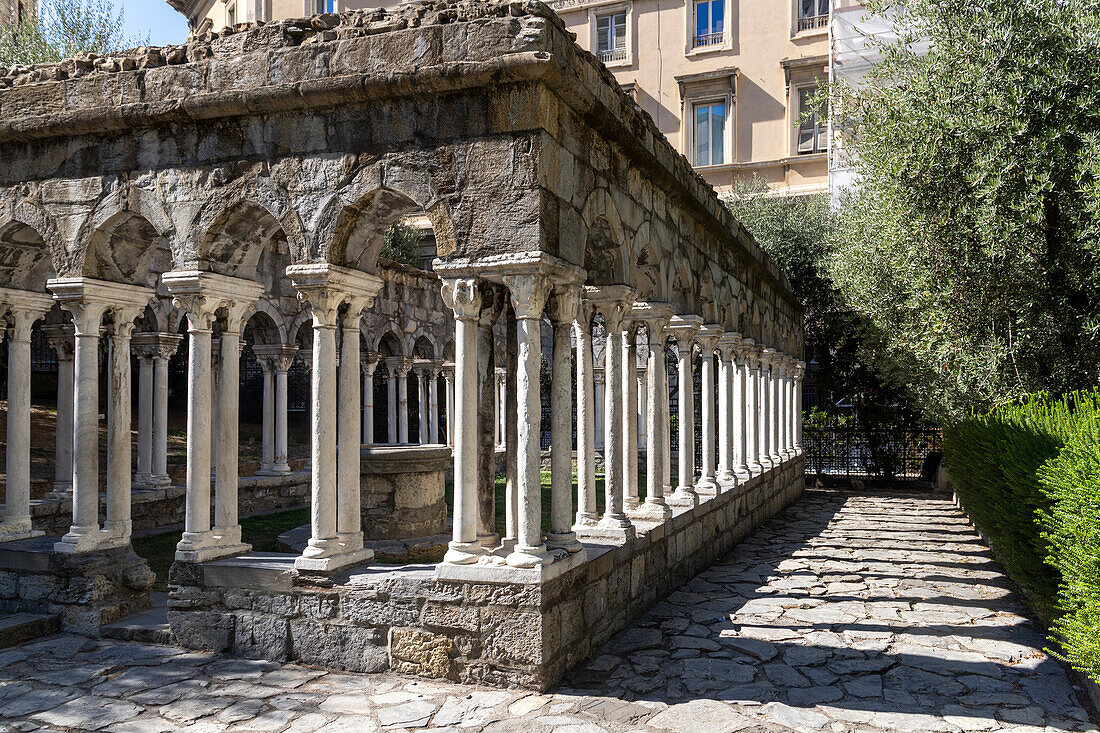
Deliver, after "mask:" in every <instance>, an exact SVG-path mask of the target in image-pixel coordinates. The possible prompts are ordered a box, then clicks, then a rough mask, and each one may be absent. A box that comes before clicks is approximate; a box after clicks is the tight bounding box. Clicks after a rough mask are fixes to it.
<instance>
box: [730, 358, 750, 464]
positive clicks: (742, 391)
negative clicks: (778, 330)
mask: <svg viewBox="0 0 1100 733" xmlns="http://www.w3.org/2000/svg"><path fill="white" fill-rule="evenodd" d="M752 346H753V340H752V339H741V340H740V343H739V344H738V345H737V346H736V347H735V348H734V349H733V350H732V358H733V361H732V365H731V366H732V369H733V428H732V430H733V455H734V464H733V475H734V476H736V477H737V481H738V482H739V483H740V482H743V481H748V480H749V479H750V478H752V470H751V469H750V467H749V444H750V442H751V438H750V429H751V428H750V426H751V424H752V423H751V422H750V420H749V410H750V409H751V407H750V405H751V403H752V394H751V393H752V386H751V385H750V384H749V366H748V359H749V350H750V349H751V348H752Z"/></svg>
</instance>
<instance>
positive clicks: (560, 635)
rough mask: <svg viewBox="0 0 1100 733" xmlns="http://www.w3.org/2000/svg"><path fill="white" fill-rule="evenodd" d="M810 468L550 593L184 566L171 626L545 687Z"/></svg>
mask: <svg viewBox="0 0 1100 733" xmlns="http://www.w3.org/2000/svg"><path fill="white" fill-rule="evenodd" d="M803 472H804V465H803V460H802V458H801V457H799V458H795V459H793V460H790V461H788V462H786V463H785V464H783V465H782V466H781V467H780V468H778V469H775V470H773V471H770V472H768V473H767V474H765V475H762V476H757V477H754V478H753V479H751V480H750V481H748V482H746V483H745V484H743V485H742V486H740V487H738V488H736V489H734V490H732V491H729V492H726V493H722V494H719V495H718V496H716V497H711V498H709V499H707V500H705V501H704V503H702V504H701V505H699V506H698V507H696V508H694V509H685V510H680V511H679V513H678V514H676V515H675V516H674V517H673V518H672V519H671V520H669V521H668V522H665V523H663V524H660V525H656V526H654V527H652V528H650V529H647V530H644V531H640V532H639V534H638V536H637V537H636V538H635V539H633V540H631V541H629V542H627V543H626V544H624V545H618V546H616V545H611V544H608V545H604V544H587V543H586V549H587V551H588V558H587V561H586V562H583V563H579V564H578V565H577V566H576V567H574V568H572V569H570V570H568V571H566V572H565V573H564V574H563V575H561V576H558V577H556V578H554V579H552V580H550V581H549V582H547V583H545V584H544V585H541V586H540V585H533V584H521V583H510V582H473V581H452V580H440V579H438V578H437V576H436V573H435V570H434V568H433V567H431V566H423V565H421V566H406V567H402V568H385V567H376V568H369V567H365V566H360V567H358V568H353V569H351V570H349V571H347V572H345V573H344V574H339V575H336V576H332V577H330V578H327V579H326V580H325V581H324V584H322V581H321V579H319V578H311V577H309V576H305V575H300V574H298V573H296V572H295V571H294V569H293V556H290V555H285V556H275V555H265V556H263V557H253V558H236V559H233V558H230V559H225V560H218V561H215V562H212V563H206V564H204V565H198V564H191V563H176V564H175V565H174V566H173V568H172V574H171V579H170V583H171V584H172V586H173V587H172V592H171V596H170V600H169V608H170V610H169V622H170V624H171V627H172V631H173V633H174V634H175V636H176V638H177V640H178V641H179V642H180V643H182V644H183V645H184V646H186V647H189V648H194V649H205V650H210V651H223V650H225V651H229V652H231V653H234V654H238V655H241V656H245V657H255V658H265V659H274V660H297V661H300V662H303V663H306V664H318V665H321V666H326V667H333V668H337V669H347V670H354V671H367V672H376V671H381V670H384V669H393V670H395V671H398V672H403V673H407V674H415V675H419V676H422V677H435V678H447V679H453V680H459V681H463V682H478V683H488V684H494V685H500V686H510V687H511V686H518V687H527V688H532V689H540V690H541V689H546V688H548V687H550V686H551V685H553V684H554V683H555V682H557V681H558V680H559V679H560V678H561V676H562V675H563V674H564V673H565V671H566V670H567V669H569V668H570V667H571V666H573V665H575V664H577V663H578V662H580V661H581V660H583V659H584V658H586V657H587V656H588V655H589V654H590V653H591V652H592V651H594V650H595V649H596V648H598V647H599V646H600V645H601V644H603V643H604V642H605V641H607V640H608V639H609V638H610V637H611V636H612V635H613V634H615V633H616V632H618V631H620V630H622V629H623V628H625V627H626V626H627V625H628V624H629V623H630V622H631V621H632V620H633V619H635V618H637V617H638V616H639V615H641V614H642V613H644V612H645V611H646V610H647V609H648V608H650V607H651V606H652V605H653V604H654V603H656V602H657V601H658V600H659V599H661V598H662V597H664V596H665V595H666V594H668V593H669V592H670V591H672V590H673V589H674V588H676V587H678V586H679V585H681V584H683V583H684V582H686V581H687V580H689V579H690V578H691V577H693V576H694V575H695V574H697V573H698V572H699V571H701V570H702V569H703V568H705V567H707V566H709V565H711V564H713V563H714V562H716V561H717V560H718V559H720V558H721V557H722V556H724V555H725V554H726V553H728V552H729V551H730V550H731V549H732V548H733V547H734V545H736V544H737V542H739V541H740V540H741V539H742V538H744V537H745V535H747V534H748V533H749V532H751V531H752V530H753V529H755V528H756V527H758V526H759V525H760V524H762V523H763V522H764V521H766V520H767V519H768V518H769V517H771V516H774V515H775V514H776V513H778V512H779V511H781V510H782V509H783V508H785V507H786V506H787V505H789V504H790V503H791V502H793V501H794V500H795V499H796V498H798V496H799V495H800V494H801V492H802V490H803V488H804V483H805V481H804V476H803ZM493 575H495V577H497V578H500V577H503V576H502V574H501V573H495V574H487V575H486V577H493Z"/></svg>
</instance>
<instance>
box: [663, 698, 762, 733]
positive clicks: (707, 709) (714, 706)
mask: <svg viewBox="0 0 1100 733" xmlns="http://www.w3.org/2000/svg"><path fill="white" fill-rule="evenodd" d="M646 724H647V725H649V726H650V727H652V728H667V729H669V730H673V731H676V733H700V732H701V731H706V733H734V731H739V730H743V729H745V728H748V727H749V726H751V725H752V724H753V721H752V719H751V718H748V717H746V716H744V715H741V714H739V713H737V712H736V711H735V710H734V709H733V708H732V707H730V706H729V705H727V704H726V703H721V702H717V701H715V700H692V701H691V702H686V703H682V704H679V705H672V706H670V707H669V708H668V709H667V710H665V711H664V712H661V713H658V714H657V715H655V716H653V717H652V718H650V719H649V720H648V721H646Z"/></svg>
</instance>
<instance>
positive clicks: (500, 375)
mask: <svg viewBox="0 0 1100 733" xmlns="http://www.w3.org/2000/svg"><path fill="white" fill-rule="evenodd" d="M493 374H494V376H495V377H496V381H495V382H494V384H495V385H496V395H497V399H496V418H497V419H496V426H497V437H496V444H497V448H498V449H499V448H503V447H505V446H506V445H507V443H508V390H507V388H506V385H507V379H508V370H507V369H506V368H504V367H497V368H496V369H494V371H493Z"/></svg>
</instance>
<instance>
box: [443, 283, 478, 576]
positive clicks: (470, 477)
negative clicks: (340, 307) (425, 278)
mask: <svg viewBox="0 0 1100 733" xmlns="http://www.w3.org/2000/svg"><path fill="white" fill-rule="evenodd" d="M443 302H444V303H446V305H447V307H448V308H450V309H451V310H452V311H454V315H455V412H454V416H455V427H456V430H455V431H454V444H455V447H454V512H453V515H454V525H453V535H452V537H453V538H452V540H451V542H450V545H449V546H448V548H447V554H446V555H445V556H444V558H443V561H444V562H446V563H454V564H459V565H467V564H471V563H475V562H477V560H478V558H480V557H481V556H482V555H484V554H485V553H486V551H487V550H486V548H485V547H483V546H481V545H480V544H478V542H477V362H478V354H477V318H478V313H479V311H480V308H481V296H480V293H479V292H478V287H477V283H476V282H475V281H474V280H472V279H447V280H444V281H443Z"/></svg>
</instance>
